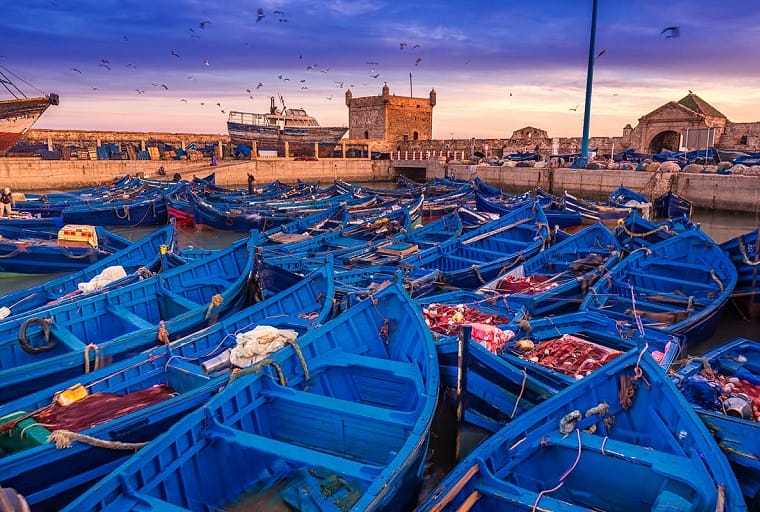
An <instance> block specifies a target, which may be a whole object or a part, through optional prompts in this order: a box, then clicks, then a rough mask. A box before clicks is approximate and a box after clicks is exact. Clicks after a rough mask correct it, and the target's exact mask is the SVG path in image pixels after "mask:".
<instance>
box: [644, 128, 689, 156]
mask: <svg viewBox="0 0 760 512" xmlns="http://www.w3.org/2000/svg"><path fill="white" fill-rule="evenodd" d="M680 142H681V134H680V133H678V132H675V131H673V130H665V131H662V132H660V133H658V134H657V135H655V136H654V137H652V141H651V142H650V143H649V150H648V152H649V153H653V154H657V153H660V152H661V151H678V145H679V143H680Z"/></svg>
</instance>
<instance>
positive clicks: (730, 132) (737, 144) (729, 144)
mask: <svg viewBox="0 0 760 512" xmlns="http://www.w3.org/2000/svg"><path fill="white" fill-rule="evenodd" d="M717 145H718V146H719V147H722V148H730V149H743V150H746V151H757V150H760V123H731V122H729V123H726V127H725V128H724V130H723V135H722V136H721V137H720V139H719V140H718V144H717Z"/></svg>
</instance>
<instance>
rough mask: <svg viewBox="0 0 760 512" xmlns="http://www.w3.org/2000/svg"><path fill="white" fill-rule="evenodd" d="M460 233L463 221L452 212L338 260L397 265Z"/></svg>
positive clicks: (349, 263) (367, 264) (350, 263)
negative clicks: (412, 255) (404, 258)
mask: <svg viewBox="0 0 760 512" xmlns="http://www.w3.org/2000/svg"><path fill="white" fill-rule="evenodd" d="M461 233H462V219H461V218H460V217H459V215H458V214H457V213H456V212H453V213H449V214H446V215H444V216H442V217H439V218H438V219H436V220H433V221H431V222H428V223H425V224H424V225H421V226H417V227H416V228H412V229H408V230H407V229H405V230H403V231H402V232H400V233H396V234H393V235H391V236H390V238H388V239H387V240H386V241H383V242H382V243H380V244H379V245H372V246H370V247H366V248H361V249H359V250H357V251H352V252H349V253H347V254H343V255H342V256H341V257H340V259H341V261H342V262H343V264H344V265H346V266H354V265H359V266H373V267H374V266H385V265H396V264H397V263H398V262H399V261H400V260H401V259H402V258H403V257H405V256H408V255H409V254H413V253H416V252H418V251H421V250H425V249H429V248H430V247H435V246H436V245H438V244H441V243H443V242H445V241H447V240H450V239H452V238H456V237H457V236H459V235H460V234H461Z"/></svg>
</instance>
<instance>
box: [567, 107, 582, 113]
mask: <svg viewBox="0 0 760 512" xmlns="http://www.w3.org/2000/svg"><path fill="white" fill-rule="evenodd" d="M578 107H580V105H576V106H574V107H572V108H569V109H568V110H572V111H573V112H577V111H578Z"/></svg>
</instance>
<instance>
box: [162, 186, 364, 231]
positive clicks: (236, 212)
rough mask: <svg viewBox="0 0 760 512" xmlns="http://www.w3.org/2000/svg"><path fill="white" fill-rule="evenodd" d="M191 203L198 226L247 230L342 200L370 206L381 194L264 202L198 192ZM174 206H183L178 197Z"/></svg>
mask: <svg viewBox="0 0 760 512" xmlns="http://www.w3.org/2000/svg"><path fill="white" fill-rule="evenodd" d="M184 199H185V200H186V201H187V206H188V207H189V208H190V209H191V211H192V217H193V223H194V225H195V226H197V227H206V228H213V229H219V230H224V231H239V232H247V231H249V230H251V229H258V230H261V231H266V230H269V229H272V228H275V227H277V226H279V225H281V224H284V223H286V222H290V221H292V220H294V219H296V218H298V217H303V216H304V215H309V214H312V213H315V212H318V211H321V210H324V209H326V208H330V207H333V206H335V205H338V204H340V203H344V204H345V206H346V207H349V206H354V207H356V206H360V205H361V206H369V205H372V204H374V203H376V202H377V198H358V197H353V196H352V195H351V194H342V195H337V196H336V195H334V194H333V195H332V196H330V197H326V198H322V199H318V200H314V201H306V200H304V201H300V202H296V201H287V202H283V200H282V199H278V200H277V201H276V202H274V203H273V202H271V201H266V202H263V203H261V204H245V203H229V202H227V203H221V202H213V201H210V200H208V199H207V198H203V197H201V196H200V195H199V194H196V193H187V194H186V195H185V196H184ZM173 206H174V207H175V208H180V207H181V206H180V204H179V203H178V201H177V200H176V199H174V200H173Z"/></svg>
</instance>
